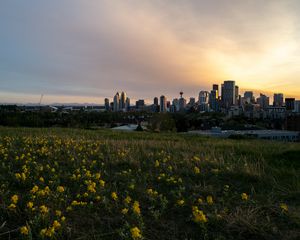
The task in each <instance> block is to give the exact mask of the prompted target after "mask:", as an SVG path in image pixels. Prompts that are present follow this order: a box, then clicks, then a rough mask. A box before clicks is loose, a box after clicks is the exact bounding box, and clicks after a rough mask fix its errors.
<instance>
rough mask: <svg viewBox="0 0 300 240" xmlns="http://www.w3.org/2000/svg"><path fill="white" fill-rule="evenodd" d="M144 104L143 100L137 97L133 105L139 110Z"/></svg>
mask: <svg viewBox="0 0 300 240" xmlns="http://www.w3.org/2000/svg"><path fill="white" fill-rule="evenodd" d="M144 106H145V101H144V99H139V100H138V101H136V102H135V107H136V109H139V110H141V109H142V108H144Z"/></svg>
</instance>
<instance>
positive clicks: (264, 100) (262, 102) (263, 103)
mask: <svg viewBox="0 0 300 240" xmlns="http://www.w3.org/2000/svg"><path fill="white" fill-rule="evenodd" d="M257 103H258V104H259V106H260V107H261V108H262V109H266V108H267V107H269V104H270V103H269V97H267V96H266V95H264V94H262V93H261V94H260V95H259V98H257Z"/></svg>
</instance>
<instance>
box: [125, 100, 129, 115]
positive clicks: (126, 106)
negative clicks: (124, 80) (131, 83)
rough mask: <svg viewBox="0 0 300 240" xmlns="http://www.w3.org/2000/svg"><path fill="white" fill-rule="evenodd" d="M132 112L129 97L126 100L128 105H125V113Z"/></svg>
mask: <svg viewBox="0 0 300 240" xmlns="http://www.w3.org/2000/svg"><path fill="white" fill-rule="evenodd" d="M129 110H130V98H129V97H127V98H126V103H125V111H126V112H127V111H129Z"/></svg>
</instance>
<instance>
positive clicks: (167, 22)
mask: <svg viewBox="0 0 300 240" xmlns="http://www.w3.org/2000/svg"><path fill="white" fill-rule="evenodd" d="M299 11H300V1H299V0H264V1H261V0H243V1H241V0H184V1H183V0H148V1H145V0H89V1H86V0H51V1H40V0H26V1H21V0H1V1H0V103H38V102H39V100H40V96H41V94H43V95H44V97H43V100H42V101H43V102H42V103H45V104H46V103H49V104H50V103H57V102H60V103H75V102H76V103H99V104H103V99H104V98H105V97H108V98H110V99H112V97H113V95H114V94H115V93H116V92H117V91H126V92H127V95H128V96H129V97H130V98H132V99H133V100H134V99H146V100H148V101H151V99H153V97H155V96H157V97H159V96H160V95H165V96H167V98H169V99H171V98H174V97H178V96H179V92H180V91H181V90H182V91H183V92H184V97H186V98H189V97H196V98H197V96H198V93H199V91H201V90H210V89H211V85H212V84H213V83H217V84H221V83H222V82H223V81H224V80H227V79H230V80H235V81H236V83H237V85H239V87H240V89H241V92H243V91H244V90H253V91H254V92H255V93H256V95H258V94H259V93H260V92H262V93H266V94H268V95H270V96H271V95H272V93H273V92H283V93H284V94H285V96H286V97H296V98H297V99H300V41H299V39H300V14H299Z"/></svg>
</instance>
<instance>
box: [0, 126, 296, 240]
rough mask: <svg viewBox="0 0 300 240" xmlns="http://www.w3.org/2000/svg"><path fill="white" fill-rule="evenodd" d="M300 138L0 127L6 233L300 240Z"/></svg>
mask: <svg viewBox="0 0 300 240" xmlns="http://www.w3.org/2000/svg"><path fill="white" fill-rule="evenodd" d="M299 156H300V145H299V143H280V142H267V141H257V140H228V139H227V140H222V139H210V138H203V137H198V136H190V135H183V134H151V133H144V132H141V133H137V132H136V133H122V132H113V131H108V130H105V131H104V130H103V131H102V130H99V131H86V130H73V129H21V128H0V161H1V165H0V180H1V181H0V182H1V186H0V195H1V199H0V225H1V224H2V223H5V224H3V226H2V227H0V238H3V239H8V238H9V237H10V239H20V237H22V238H24V239H48V238H53V239H299V238H300V217H299V216H300V161H299V159H298V158H299Z"/></svg>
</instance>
